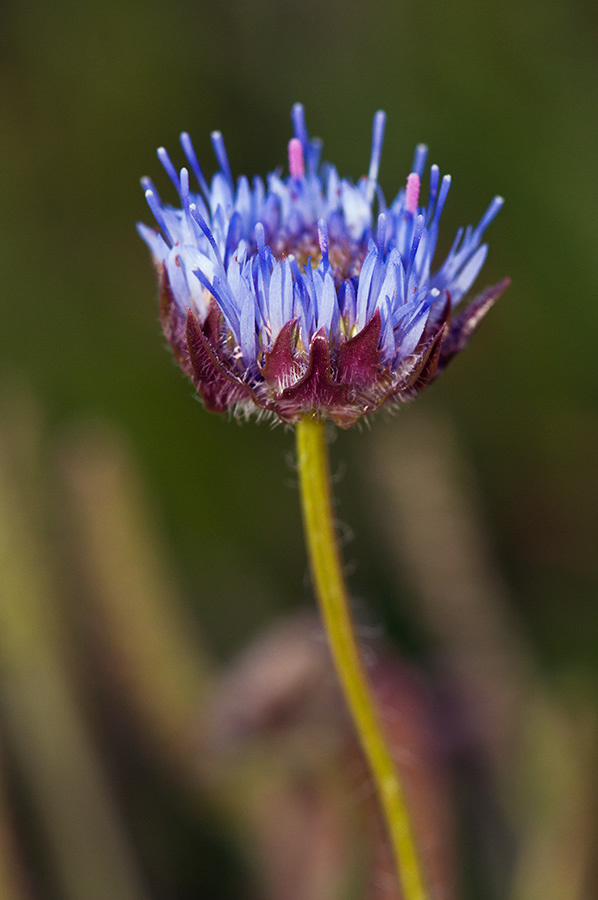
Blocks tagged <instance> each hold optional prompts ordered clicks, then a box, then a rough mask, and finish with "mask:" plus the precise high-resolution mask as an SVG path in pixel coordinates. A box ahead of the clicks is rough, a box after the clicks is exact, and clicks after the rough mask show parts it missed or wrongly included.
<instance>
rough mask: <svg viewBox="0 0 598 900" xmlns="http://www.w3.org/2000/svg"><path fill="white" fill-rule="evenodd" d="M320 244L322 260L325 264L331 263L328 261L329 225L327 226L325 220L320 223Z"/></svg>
mask: <svg viewBox="0 0 598 900" xmlns="http://www.w3.org/2000/svg"><path fill="white" fill-rule="evenodd" d="M318 243H319V245H320V253H321V254H322V260H323V261H324V262H326V263H327V262H329V260H328V225H327V224H326V220H325V219H320V220H319V221H318Z"/></svg>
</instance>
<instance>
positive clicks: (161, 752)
mask: <svg viewBox="0 0 598 900" xmlns="http://www.w3.org/2000/svg"><path fill="white" fill-rule="evenodd" d="M61 449H62V453H61V455H60V466H61V469H62V477H63V483H64V486H65V488H66V497H67V509H68V516H67V517H66V530H67V533H68V534H69V538H70V539H69V548H70V549H71V552H72V553H73V557H74V561H75V565H76V567H77V569H78V570H79V572H80V575H81V577H82V579H83V581H84V583H85V586H86V588H87V593H88V594H89V601H88V603H89V605H88V608H87V609H86V610H85V609H84V611H83V614H84V616H85V617H86V618H87V620H88V622H89V621H91V622H93V625H94V633H93V636H91V637H92V639H93V641H94V642H95V643H96V645H99V650H100V652H99V654H98V656H99V660H100V665H103V666H104V667H105V671H104V673H103V674H104V677H105V678H106V677H107V678H108V679H109V680H110V681H114V680H116V688H117V690H118V694H119V695H120V697H121V698H123V699H124V701H125V704H126V707H127V712H128V713H129V714H131V715H132V716H133V717H134V719H135V726H136V727H137V728H141V729H142V731H143V733H144V734H145V736H146V737H147V739H148V740H149V742H150V744H151V745H152V747H153V748H154V750H155V752H156V753H157V756H158V757H159V758H160V759H161V760H162V761H163V762H164V761H166V762H167V763H168V765H169V766H171V767H173V769H174V770H175V771H177V772H178V774H179V775H181V776H183V778H184V780H185V782H187V783H194V782H196V779H197V772H198V742H199V720H200V715H201V710H202V708H203V706H204V704H205V699H206V696H207V694H208V692H209V691H210V690H211V689H212V678H213V674H212V663H211V660H209V659H208V654H207V652H206V649H205V648H204V647H203V642H202V641H201V638H200V634H199V629H198V628H197V627H196V624H195V623H194V622H193V621H192V620H191V617H190V616H186V615H185V608H184V604H183V602H182V598H181V597H180V596H179V595H178V592H177V589H176V587H175V582H174V578H173V577H172V576H171V574H170V572H169V571H168V565H167V562H166V559H165V555H166V554H165V553H164V550H163V548H162V546H161V542H160V541H159V539H158V534H159V529H158V527H157V523H155V522H154V520H153V519H154V517H153V515H152V513H151V509H150V504H149V503H148V500H147V498H146V496H145V494H144V491H143V490H142V487H141V484H140V483H139V481H140V479H139V474H138V471H137V467H136V466H135V464H134V462H133V459H132V455H131V453H130V452H129V450H128V448H127V447H126V445H125V442H124V441H123V440H122V438H121V437H120V436H118V435H117V434H116V433H115V432H114V431H112V430H111V429H110V428H108V427H106V426H98V425H96V426H95V427H88V428H87V429H83V428H78V429H77V430H72V431H71V434H70V435H69V437H68V439H67V440H66V441H63V442H62V448H61ZM84 628H85V626H84ZM85 630H86V631H88V632H89V626H87V628H86V629H85Z"/></svg>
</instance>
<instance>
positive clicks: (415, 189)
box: [405, 172, 420, 215]
mask: <svg viewBox="0 0 598 900" xmlns="http://www.w3.org/2000/svg"><path fill="white" fill-rule="evenodd" d="M419 188H420V181H419V175H418V174H417V172H412V173H411V175H408V176H407V190H406V192H405V209H406V210H407V212H409V213H411V215H413V213H415V212H416V211H417V201H418V200H419Z"/></svg>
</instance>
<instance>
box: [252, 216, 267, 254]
mask: <svg viewBox="0 0 598 900" xmlns="http://www.w3.org/2000/svg"><path fill="white" fill-rule="evenodd" d="M254 233H255V242H256V244H257V252H258V253H259V255H260V257H262V258H263V257H264V254H265V252H266V233H265V231H264V226H263V225H262V223H261V222H258V223H257V224H256V226H255V232H254Z"/></svg>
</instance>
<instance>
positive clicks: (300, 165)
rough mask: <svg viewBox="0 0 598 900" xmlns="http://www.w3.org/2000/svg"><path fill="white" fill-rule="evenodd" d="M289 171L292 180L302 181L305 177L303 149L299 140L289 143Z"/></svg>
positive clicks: (293, 139) (292, 140) (294, 139)
mask: <svg viewBox="0 0 598 900" xmlns="http://www.w3.org/2000/svg"><path fill="white" fill-rule="evenodd" d="M289 171H290V173H291V177H292V178H296V179H297V180H298V181H300V180H301V179H302V178H303V177H304V175H305V164H304V161H303V147H302V146H301V141H300V140H299V138H296V137H294V138H291V140H290V141H289Z"/></svg>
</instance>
